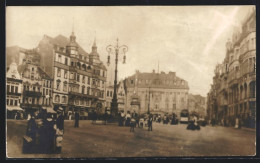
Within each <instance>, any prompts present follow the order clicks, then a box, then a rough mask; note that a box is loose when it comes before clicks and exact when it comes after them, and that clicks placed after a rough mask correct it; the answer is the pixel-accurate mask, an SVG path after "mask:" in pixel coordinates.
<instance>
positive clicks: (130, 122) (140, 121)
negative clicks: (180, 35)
mask: <svg viewBox="0 0 260 163" xmlns="http://www.w3.org/2000/svg"><path fill="white" fill-rule="evenodd" d="M153 120H154V119H153V115H152V114H147V115H141V116H140V115H138V114H137V113H135V112H133V113H132V114H131V113H130V112H129V111H128V112H127V113H126V114H124V112H123V111H121V112H119V113H118V125H119V126H129V127H130V132H134V129H135V128H136V127H138V128H144V127H148V131H152V122H153Z"/></svg>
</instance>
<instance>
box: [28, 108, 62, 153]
mask: <svg viewBox="0 0 260 163" xmlns="http://www.w3.org/2000/svg"><path fill="white" fill-rule="evenodd" d="M40 114H41V117H42V118H41V119H40V121H37V122H36V120H35V115H34V114H30V116H29V118H30V119H29V120H28V123H27V129H26V134H25V135H24V137H23V138H24V139H23V153H45V154H48V153H60V152H61V149H62V140H63V134H64V111H63V109H62V108H60V107H59V108H58V109H57V116H56V117H54V116H53V115H52V114H48V113H47V111H46V110H45V109H43V110H42V111H41V113H40Z"/></svg>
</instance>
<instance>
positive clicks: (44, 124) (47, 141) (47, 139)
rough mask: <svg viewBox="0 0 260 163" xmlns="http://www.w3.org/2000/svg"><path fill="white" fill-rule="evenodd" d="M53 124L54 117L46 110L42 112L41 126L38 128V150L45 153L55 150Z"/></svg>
mask: <svg viewBox="0 0 260 163" xmlns="http://www.w3.org/2000/svg"><path fill="white" fill-rule="evenodd" d="M55 134H56V130H55V125H54V119H52V118H51V115H47V112H44V113H43V119H42V121H41V127H40V128H39V142H40V146H39V147H40V152H41V153H45V154H50V153H54V151H55Z"/></svg>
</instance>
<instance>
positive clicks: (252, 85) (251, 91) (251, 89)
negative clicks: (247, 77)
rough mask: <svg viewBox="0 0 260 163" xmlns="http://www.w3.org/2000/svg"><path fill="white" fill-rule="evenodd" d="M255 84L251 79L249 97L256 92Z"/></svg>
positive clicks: (253, 96) (252, 96)
mask: <svg viewBox="0 0 260 163" xmlns="http://www.w3.org/2000/svg"><path fill="white" fill-rule="evenodd" d="M255 84H256V83H255V81H252V82H251V83H250V84H249V87H250V90H249V97H250V98H255V93H256V90H255Z"/></svg>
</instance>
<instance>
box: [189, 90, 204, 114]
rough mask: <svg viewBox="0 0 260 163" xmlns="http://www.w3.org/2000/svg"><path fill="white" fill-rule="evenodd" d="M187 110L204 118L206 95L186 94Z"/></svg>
mask: <svg viewBox="0 0 260 163" xmlns="http://www.w3.org/2000/svg"><path fill="white" fill-rule="evenodd" d="M188 110H189V112H190V113H192V112H195V113H197V114H198V115H199V117H202V118H205V116H206V97H203V96H201V95H193V94H188Z"/></svg>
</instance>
